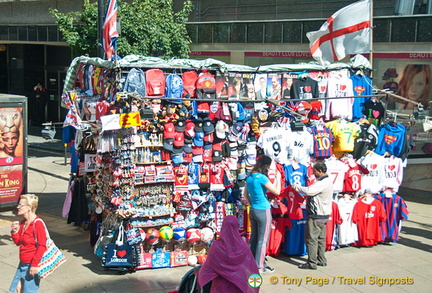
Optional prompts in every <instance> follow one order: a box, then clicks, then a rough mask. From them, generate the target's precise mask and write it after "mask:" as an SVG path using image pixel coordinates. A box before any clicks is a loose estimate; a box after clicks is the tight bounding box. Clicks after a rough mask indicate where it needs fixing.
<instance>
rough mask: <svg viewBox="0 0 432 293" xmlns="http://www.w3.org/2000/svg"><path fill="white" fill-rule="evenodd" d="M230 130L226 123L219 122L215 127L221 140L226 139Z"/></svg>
mask: <svg viewBox="0 0 432 293" xmlns="http://www.w3.org/2000/svg"><path fill="white" fill-rule="evenodd" d="M228 130H229V126H228V124H226V123H225V122H224V121H222V120H219V121H218V122H217V123H216V127H215V131H216V137H218V138H220V139H225V138H226V134H227V132H228Z"/></svg>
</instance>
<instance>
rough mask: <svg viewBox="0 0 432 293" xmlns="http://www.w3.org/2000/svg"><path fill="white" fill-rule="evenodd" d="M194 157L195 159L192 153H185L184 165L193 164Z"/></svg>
mask: <svg viewBox="0 0 432 293" xmlns="http://www.w3.org/2000/svg"><path fill="white" fill-rule="evenodd" d="M192 157H193V155H192V153H186V152H183V163H190V162H192Z"/></svg>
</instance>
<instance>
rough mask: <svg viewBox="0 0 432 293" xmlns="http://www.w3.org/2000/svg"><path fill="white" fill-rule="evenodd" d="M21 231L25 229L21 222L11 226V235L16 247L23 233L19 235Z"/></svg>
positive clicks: (15, 222)
mask: <svg viewBox="0 0 432 293" xmlns="http://www.w3.org/2000/svg"><path fill="white" fill-rule="evenodd" d="M20 229H23V227H22V225H21V224H20V222H18V221H14V222H13V223H12V225H11V235H12V240H13V242H14V243H15V244H16V245H19V242H20V239H21V237H20V235H21V234H22V233H19V231H20Z"/></svg>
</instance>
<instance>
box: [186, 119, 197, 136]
mask: <svg viewBox="0 0 432 293" xmlns="http://www.w3.org/2000/svg"><path fill="white" fill-rule="evenodd" d="M194 128H195V123H193V122H192V121H191V120H187V121H186V126H185V130H184V133H185V136H187V137H194V136H195V129H194Z"/></svg>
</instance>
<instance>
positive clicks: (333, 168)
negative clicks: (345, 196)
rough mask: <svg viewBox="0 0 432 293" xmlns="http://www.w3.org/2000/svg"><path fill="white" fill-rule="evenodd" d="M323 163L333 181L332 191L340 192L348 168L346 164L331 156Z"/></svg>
mask: <svg viewBox="0 0 432 293" xmlns="http://www.w3.org/2000/svg"><path fill="white" fill-rule="evenodd" d="M325 164H326V166H327V174H328V175H329V177H330V179H331V180H332V182H333V192H334V193H338V192H342V190H343V184H344V179H345V173H346V172H347V171H348V169H349V167H348V165H346V164H345V163H343V162H342V161H340V160H338V159H332V158H330V159H327V160H326V161H325Z"/></svg>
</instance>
